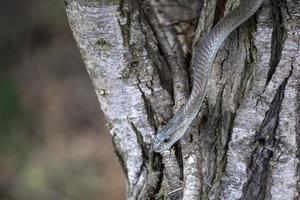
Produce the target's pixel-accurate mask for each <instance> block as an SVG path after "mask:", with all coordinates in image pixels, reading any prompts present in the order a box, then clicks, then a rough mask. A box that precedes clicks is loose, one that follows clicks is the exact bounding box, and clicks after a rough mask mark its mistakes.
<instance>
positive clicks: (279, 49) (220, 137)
mask: <svg viewBox="0 0 300 200" xmlns="http://www.w3.org/2000/svg"><path fill="white" fill-rule="evenodd" d="M239 2H240V1H238V0H202V1H200V0H186V1H175V0H173V1H171V0H139V1H135V0H120V1H117V0H116V1H113V0H110V1H109V0H77V1H76V0H65V7H66V12H67V15H68V18H69V22H70V25H71V29H72V31H73V34H74V37H75V39H76V41H77V44H78V47H79V49H80V51H81V54H82V57H83V59H84V62H85V65H86V68H87V71H88V73H89V75H90V77H91V79H92V81H93V83H94V87H95V90H96V93H97V95H98V98H99V102H100V104H101V108H102V110H103V112H104V113H105V115H106V119H107V126H108V128H109V129H110V132H111V134H112V136H113V143H114V146H115V151H116V154H117V156H118V157H119V159H120V162H121V165H122V167H123V170H124V173H125V175H126V178H127V198H128V199H185V200H194V199H195V200H196V199H222V200H234V199H255V200H256V199H261V200H264V199H274V200H275V199H278V200H290V199H291V200H292V199H300V197H299V194H298V193H299V191H300V188H299V172H300V171H299V149H298V148H299V147H300V146H299V145H300V140H299V134H300V117H299V115H300V81H299V80H300V53H299V44H300V1H298V0H271V1H265V3H264V4H263V6H262V8H261V9H260V10H259V11H258V12H257V13H256V14H255V16H253V17H252V18H251V19H249V20H248V21H247V22H246V23H244V24H243V25H242V26H241V27H239V28H238V29H237V30H235V31H234V32H233V33H232V34H231V35H230V36H229V37H228V38H227V39H226V41H225V43H224V45H223V47H222V48H221V49H220V51H219V52H218V54H217V57H216V59H215V61H214V64H213V70H212V75H211V78H210V82H209V91H208V93H207V96H206V100H205V102H204V103H203V105H202V108H201V110H200V112H199V115H198V118H197V120H195V121H196V122H195V123H194V124H193V126H192V127H191V128H190V129H189V130H188V132H187V133H186V134H185V135H184V136H183V138H182V139H181V140H180V141H179V142H177V144H176V145H175V146H174V147H173V148H172V149H171V150H170V151H169V152H164V153H163V154H162V155H159V154H156V153H153V152H152V151H151V144H152V140H153V138H154V136H155V133H156V131H157V130H158V129H159V128H160V127H161V126H163V125H164V124H165V123H166V122H167V121H168V120H169V119H170V118H171V116H172V114H173V113H175V112H176V111H177V110H178V108H179V107H180V106H181V105H182V104H183V103H184V102H185V100H186V98H187V97H188V93H189V88H190V85H191V74H192V70H191V69H190V68H189V66H190V62H191V60H192V59H191V58H192V57H193V46H194V45H195V43H197V42H201V38H202V37H203V36H204V35H205V34H206V33H207V32H208V31H209V30H210V29H211V28H212V27H213V26H214V24H216V23H217V22H218V21H219V20H220V19H222V17H223V16H224V15H226V13H229V12H230V11H231V10H232V9H233V8H234V7H235V6H237V5H238V4H239ZM79 109H80V108H79Z"/></svg>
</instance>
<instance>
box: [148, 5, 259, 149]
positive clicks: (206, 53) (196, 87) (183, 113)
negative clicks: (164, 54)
mask: <svg viewBox="0 0 300 200" xmlns="http://www.w3.org/2000/svg"><path fill="white" fill-rule="evenodd" d="M263 1H264V0H252V1H251V0H244V1H243V2H242V3H241V4H240V5H239V6H238V7H236V8H235V9H234V10H233V11H232V12H230V13H229V14H228V15H226V16H225V17H224V18H223V19H222V20H221V21H220V22H219V23H217V24H216V25H215V26H214V27H213V28H212V30H211V31H210V32H209V33H208V34H207V35H206V36H205V37H204V39H203V40H202V42H201V43H200V44H199V45H198V46H197V47H196V48H195V53H194V58H193V62H192V68H193V70H194V74H193V86H192V91H191V94H190V96H189V98H188V100H187V102H186V103H185V104H184V105H183V106H182V107H181V108H180V109H179V111H178V112H177V113H176V114H175V115H174V116H173V117H172V118H171V119H170V120H169V121H168V123H167V124H166V125H165V126H164V127H163V128H162V129H161V130H159V131H158V132H157V134H156V136H155V139H154V143H153V151H155V152H163V151H165V150H167V149H170V148H171V147H172V145H173V144H174V143H175V142H176V141H177V140H179V139H180V138H181V136H182V135H183V134H184V133H185V132H186V131H187V129H188V128H189V126H190V124H191V123H192V121H193V120H194V119H195V117H196V116H197V114H198V112H199V110H200V108H201V105H202V103H203V101H204V98H205V96H206V92H207V85H208V81H209V78H210V73H211V69H212V63H213V60H214V58H215V56H216V54H217V52H218V50H219V49H220V47H221V45H222V43H223V42H224V40H225V39H226V38H227V37H228V35H229V34H230V33H231V32H232V31H234V30H235V29H236V28H238V27H239V26H240V25H241V24H242V23H244V22H245V21H246V20H248V19H249V18H250V17H251V16H252V15H254V13H255V12H256V11H257V10H258V9H259V8H260V6H261V5H262V3H263Z"/></svg>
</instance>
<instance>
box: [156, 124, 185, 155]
mask: <svg viewBox="0 0 300 200" xmlns="http://www.w3.org/2000/svg"><path fill="white" fill-rule="evenodd" d="M187 128H188V126H186V125H185V123H176V124H173V123H170V124H167V126H165V127H164V128H163V129H162V130H159V131H158V132H157V134H156V136H155V138H154V142H153V146H152V149H153V151H155V152H157V153H161V152H163V151H166V150H169V149H171V147H172V145H173V144H175V142H177V141H178V140H179V139H180V137H181V136H182V135H183V134H184V133H185V132H186V129H187Z"/></svg>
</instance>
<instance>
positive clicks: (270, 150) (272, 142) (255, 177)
mask: <svg viewBox="0 0 300 200" xmlns="http://www.w3.org/2000/svg"><path fill="white" fill-rule="evenodd" d="M292 71H293V68H292V69H291V71H290V74H289V76H288V77H287V78H286V79H285V80H284V81H283V83H282V84H281V85H280V86H279V88H278V89H277V92H276V94H275V97H274V99H273V101H272V103H271V105H270V107H269V110H268V111H267V112H266V115H265V118H264V120H263V122H262V124H261V127H260V130H259V131H258V132H257V133H256V134H255V139H254V140H255V141H254V146H256V148H255V150H254V153H253V154H252V158H251V161H250V163H249V166H248V168H249V172H248V174H251V175H250V178H249V179H248V181H247V183H245V185H244V187H243V195H242V197H241V199H245V200H246V199H258V200H264V199H266V197H270V195H271V194H270V188H269V186H270V185H269V183H270V182H271V181H272V180H271V177H270V170H271V169H272V167H271V166H270V160H271V158H272V156H273V154H274V151H275V148H276V144H277V143H278V142H277V141H276V140H277V139H276V129H277V127H278V122H279V113H280V109H281V104H282V100H283V98H284V93H285V87H286V85H287V82H288V79H289V78H290V76H291V74H292Z"/></svg>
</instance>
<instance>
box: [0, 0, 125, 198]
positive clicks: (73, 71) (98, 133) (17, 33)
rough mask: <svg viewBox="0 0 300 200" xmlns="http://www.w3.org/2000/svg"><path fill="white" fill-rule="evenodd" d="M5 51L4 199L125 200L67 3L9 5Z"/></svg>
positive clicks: (0, 26) (0, 147) (2, 26)
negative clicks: (73, 34)
mask: <svg viewBox="0 0 300 200" xmlns="http://www.w3.org/2000/svg"><path fill="white" fill-rule="evenodd" d="M0 45H1V48H0V64H1V65H0V200H10V199H16V200H23V199H24V200H25V199H26V200H27V199H28V200H36V199H37V200H48V199H49V200H50V199H51V200H52V199H53V200H60V199H61V200H67V199H68V200H96V199H97V200H100V199H104V200H106V199H108V200H119V199H124V196H125V194H124V193H125V192H124V191H125V179H124V176H123V174H122V172H121V168H120V166H119V164H118V161H117V158H116V156H115V154H114V153H113V148H112V143H111V136H110V134H109V132H108V131H107V129H106V127H105V119H104V117H103V115H102V113H100V109H99V108H100V107H99V104H98V102H97V98H96V96H95V93H94V90H93V86H92V84H91V81H90V80H89V78H88V75H87V72H86V71H85V68H84V65H83V63H82V60H81V57H80V54H79V51H78V49H77V48H76V44H75V41H74V39H73V37H72V34H71V31H70V28H69V26H68V23H67V18H66V15H65V12H64V7H63V3H62V2H61V1H59V0H27V1H19V0H5V1H2V2H1V6H0Z"/></svg>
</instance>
